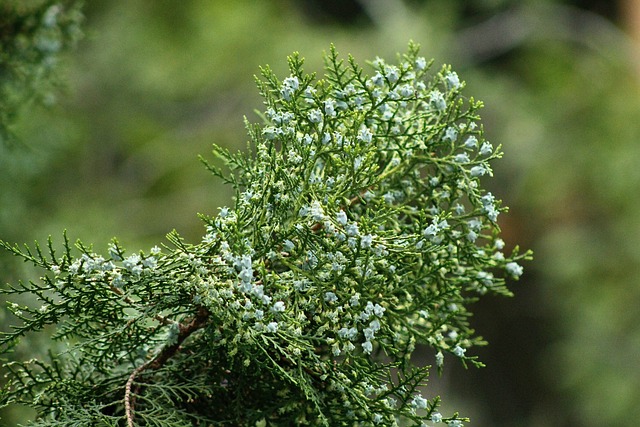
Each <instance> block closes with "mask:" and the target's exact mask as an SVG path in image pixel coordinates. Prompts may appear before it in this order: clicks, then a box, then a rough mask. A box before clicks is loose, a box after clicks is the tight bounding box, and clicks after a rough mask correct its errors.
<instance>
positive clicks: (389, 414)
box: [0, 44, 529, 427]
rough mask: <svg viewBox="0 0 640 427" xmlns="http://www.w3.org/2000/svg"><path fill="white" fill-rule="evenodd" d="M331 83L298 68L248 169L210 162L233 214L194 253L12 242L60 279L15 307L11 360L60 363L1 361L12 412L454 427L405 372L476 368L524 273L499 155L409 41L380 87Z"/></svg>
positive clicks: (210, 226) (242, 158) (366, 81)
mask: <svg viewBox="0 0 640 427" xmlns="http://www.w3.org/2000/svg"><path fill="white" fill-rule="evenodd" d="M325 64H326V67H325V75H324V77H323V78H322V79H319V80H318V79H316V77H315V76H314V75H308V74H306V73H305V72H304V70H303V60H302V59H301V58H300V56H299V55H298V54H294V55H292V56H291V57H290V58H289V71H290V75H289V76H287V77H286V78H284V79H283V80H280V79H279V78H278V77H277V76H276V75H275V74H274V73H273V72H272V71H271V69H269V68H268V67H267V68H263V69H262V76H261V77H260V78H258V79H257V82H258V87H259V90H260V92H261V94H262V95H263V97H264V100H265V111H264V112H263V113H261V117H262V119H263V122H262V123H258V124H251V123H249V122H248V121H247V128H248V132H249V136H250V142H249V147H250V149H251V151H252V152H251V153H249V154H248V153H231V152H229V151H228V150H226V149H224V148H222V147H219V146H214V154H215V156H216V157H217V158H218V160H222V163H224V168H220V167H218V166H217V165H216V164H215V163H213V162H208V161H206V160H204V159H203V160H204V161H205V163H206V165H207V167H208V168H209V169H210V170H211V171H212V172H213V173H214V174H215V175H217V176H220V177H222V178H223V179H224V180H225V181H226V182H228V183H230V184H231V185H232V186H233V187H234V189H235V193H236V196H235V198H234V205H233V206H231V207H223V208H221V209H220V211H219V212H218V214H217V215H215V216H204V215H203V216H202V219H203V221H204V223H205V225H206V233H205V235H204V236H203V238H202V240H201V241H200V242H198V243H195V244H191V243H187V242H185V241H184V240H183V239H182V238H180V236H178V235H177V233H171V234H170V235H169V236H168V243H167V244H166V245H163V247H162V248H160V247H157V246H156V247H154V248H151V250H150V251H149V252H148V253H147V252H139V253H132V254H128V253H127V252H126V251H125V249H124V248H122V246H121V245H120V244H119V243H118V242H117V241H115V240H114V241H113V242H112V243H111V245H110V246H109V248H108V253H107V254H106V255H104V256H103V255H99V254H97V253H96V252H94V251H93V249H92V248H91V247H87V246H85V245H83V244H82V243H80V242H78V243H77V244H76V245H72V244H71V243H70V242H69V240H68V239H67V238H66V235H65V238H64V242H63V245H62V248H61V249H56V247H55V245H54V244H53V243H52V242H51V241H49V242H48V244H47V246H46V248H41V247H40V246H38V245H36V246H35V247H34V248H33V249H30V248H28V247H25V248H21V247H17V246H13V245H10V244H8V243H1V244H2V246H4V247H5V248H6V249H8V250H9V251H11V252H13V253H15V254H16V255H18V256H20V257H22V258H24V259H25V261H29V262H31V263H33V264H34V265H36V266H37V267H40V268H42V269H43V270H45V271H46V274H45V275H43V277H42V278H41V280H40V281H37V282H35V281H31V282H28V283H26V282H23V283H18V284H17V285H14V286H12V287H11V288H10V289H9V290H7V291H6V292H5V293H15V294H25V293H27V294H32V295H35V296H36V297H37V298H38V300H39V301H40V303H41V304H40V305H39V306H38V307H30V306H24V305H20V304H17V303H10V304H9V308H10V310H11V311H12V313H13V314H14V316H15V317H16V318H17V319H19V322H18V325H17V326H15V328H14V329H13V331H12V332H9V333H6V334H4V335H2V337H1V338H0V345H2V346H3V349H4V350H9V349H11V348H12V347H13V346H14V345H17V344H16V343H17V342H18V341H19V340H20V338H21V337H23V336H24V335H25V334H27V333H29V332H35V331H41V330H43V329H44V328H47V327H48V326H50V325H53V326H55V327H56V329H55V333H54V338H55V339H56V340H57V342H58V343H59V348H56V349H53V350H52V353H51V356H50V358H49V360H31V361H24V362H11V363H7V364H5V368H6V369H7V370H8V374H7V375H8V379H9V383H8V384H7V386H6V387H5V388H4V389H3V391H2V394H1V395H0V405H7V404H13V403H20V404H25V405H28V406H31V407H33V408H35V409H36V410H37V411H38V419H37V420H36V421H34V422H33V423H32V424H31V425H60V426H62V425H64V426H80V425H83V426H84V425H105V426H121V425H127V426H128V427H132V426H136V425H156V426H193V425H201V426H205V425H221V426H222V425H228V426H238V425H242V426H266V425H283V426H284V425H324V426H340V425H343V426H375V425H400V424H401V425H414V426H421V425H424V423H425V422H434V423H439V422H443V421H444V422H448V423H449V425H450V426H460V425H462V421H463V419H462V418H459V417H458V415H457V414H452V415H450V416H443V415H441V414H440V413H439V412H438V406H439V397H430V398H425V397H423V395H422V393H423V392H424V391H425V385H426V381H427V377H428V374H429V372H430V367H429V366H418V365H416V364H415V363H414V362H413V361H412V354H413V353H414V351H415V349H416V346H418V345H425V346H428V347H430V348H431V349H432V351H433V353H434V354H435V360H436V365H437V368H438V369H439V370H441V369H442V366H443V363H444V359H445V357H447V358H449V357H451V358H454V359H458V360H460V361H461V362H462V363H464V364H467V363H471V364H473V365H481V363H480V362H479V361H478V360H476V358H475V357H474V356H473V355H468V354H467V351H470V350H471V349H472V348H473V347H474V346H475V345H480V344H483V341H482V339H481V338H480V337H479V336H477V335H476V334H475V332H474V331H473V329H472V328H471V327H470V325H469V322H468V320H469V316H470V312H469V311H468V305H469V304H470V303H472V302H473V301H475V300H476V299H477V298H478V297H479V296H481V295H484V294H487V293H498V294H504V295H509V290H508V289H507V287H506V285H505V278H506V277H509V276H510V277H512V278H514V279H517V278H518V277H519V276H520V275H521V274H522V267H521V266H520V265H519V263H518V262H519V261H520V260H522V259H525V258H528V257H529V253H528V252H527V253H524V254H519V253H518V249H517V247H516V248H515V249H514V250H513V251H512V252H511V253H505V252H504V247H505V243H504V242H503V241H502V240H501V239H500V238H499V227H498V225H497V218H498V215H499V214H500V213H501V212H503V211H504V210H505V208H504V207H502V206H501V204H500V201H499V200H497V199H496V198H495V197H494V196H493V195H492V194H491V193H489V192H487V191H486V190H484V189H483V188H482V185H481V182H480V180H481V178H482V177H483V176H490V175H491V173H492V172H491V165H490V163H491V162H492V161H493V160H495V159H497V158H499V157H500V156H501V152H500V149H499V147H498V148H495V147H493V145H492V144H490V143H489V142H488V141H486V140H485V139H484V138H483V133H482V127H481V126H480V125H479V116H478V115H477V111H478V109H479V108H480V107H481V103H479V102H477V101H475V100H474V99H472V98H465V97H464V96H463V95H462V90H463V88H464V83H463V82H461V81H460V80H459V78H458V75H457V74H456V73H455V72H453V71H451V69H450V68H449V67H447V66H445V67H443V68H441V69H440V70H439V71H437V72H433V71H432V70H431V67H430V63H429V62H428V61H426V60H425V59H424V58H423V57H421V56H419V52H418V47H417V46H416V45H414V44H410V45H409V48H408V51H407V53H405V54H404V55H401V56H399V57H398V60H397V63H387V62H386V61H384V60H382V59H380V58H377V59H376V60H374V61H372V62H371V63H370V64H369V67H370V68H371V69H372V70H373V73H372V76H369V75H367V74H366V73H365V70H364V69H363V68H362V67H360V66H359V65H358V64H357V63H356V62H355V60H354V59H353V58H351V57H349V58H348V59H347V60H346V61H345V60H342V59H340V57H339V56H338V54H337V53H336V51H335V49H334V48H333V47H332V48H331V49H330V51H329V53H327V54H326V55H325Z"/></svg>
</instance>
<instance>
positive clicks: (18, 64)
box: [0, 0, 82, 144]
mask: <svg viewBox="0 0 640 427" xmlns="http://www.w3.org/2000/svg"><path fill="white" fill-rule="evenodd" d="M81 20H82V14H81V13H80V2H78V1H74V0H66V1H59V0H29V1H25V0H4V1H3V2H2V3H0V98H1V99H2V102H1V103H0V143H4V144H6V143H7V141H9V140H12V139H13V135H12V132H11V129H10V126H11V124H12V123H13V122H14V121H15V119H16V115H17V114H18V113H19V112H20V110H21V109H24V107H25V106H26V105H29V104H31V102H32V101H35V102H39V103H43V104H49V105H50V104H52V103H53V102H54V99H55V94H54V93H53V91H52V89H54V88H55V86H56V84H57V83H59V81H58V79H57V70H58V68H59V67H58V62H59V61H58V60H59V55H60V53H61V52H63V51H65V50H68V49H69V48H70V47H72V46H74V45H75V44H76V42H77V41H78V39H79V38H80V36H81V34H82V33H81V31H80V28H79V26H80V23H81Z"/></svg>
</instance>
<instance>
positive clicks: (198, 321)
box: [124, 307, 209, 427]
mask: <svg viewBox="0 0 640 427" xmlns="http://www.w3.org/2000/svg"><path fill="white" fill-rule="evenodd" d="M208 319H209V311H208V310H207V309H206V308H204V307H200V308H199V309H198V312H197V313H196V315H195V316H194V317H193V319H191V321H190V322H189V323H187V324H183V323H180V324H179V325H178V327H179V332H178V337H177V339H176V342H175V343H174V344H172V345H170V346H168V347H165V348H164V349H163V350H162V351H161V352H160V353H158V355H157V356H156V357H154V358H153V359H151V360H149V361H148V362H146V363H144V364H142V365H140V366H138V367H137V368H136V369H134V370H133V372H131V375H129V378H128V379H127V383H126V385H125V389H124V410H125V417H126V419H127V427H134V424H133V418H134V407H135V393H134V392H132V389H133V384H134V381H135V379H136V377H137V376H138V375H140V373H141V372H143V371H145V370H147V369H154V370H155V369H160V368H161V367H162V366H163V365H164V364H165V363H166V362H167V361H168V360H169V359H170V358H171V357H173V356H174V355H175V354H176V353H177V352H178V350H179V348H180V346H181V345H182V343H183V342H184V340H186V339H187V338H188V337H189V336H190V335H191V334H192V333H194V332H195V331H197V330H198V329H201V328H203V327H204V326H205V324H206V323H207V320H208Z"/></svg>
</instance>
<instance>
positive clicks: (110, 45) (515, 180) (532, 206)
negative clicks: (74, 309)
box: [0, 0, 640, 427]
mask: <svg viewBox="0 0 640 427" xmlns="http://www.w3.org/2000/svg"><path fill="white" fill-rule="evenodd" d="M0 2H1V0H0ZM639 10H640V2H637V1H636V0H626V1H624V0H619V1H607V0H600V1H597V0H591V1H587V0H584V1H579V0H574V1H552V0H542V1H541V0H531V1H526V0H523V1H515V0H469V1H463V0H404V1H403V0H360V1H356V0H331V1H330V0H299V1H294V0H261V1H256V0H253V1H250V0H233V1H231V0H226V1H225V0H219V1H207V0H184V1H181V2H177V1H169V0H156V1H145V0H111V1H106V0H92V1H87V2H86V4H85V7H84V13H85V18H86V19H85V23H84V31H85V37H84V39H83V40H82V41H81V42H80V43H79V45H78V47H77V49H76V50H74V51H72V52H71V53H70V54H68V55H67V56H66V57H65V58H64V61H63V67H64V69H63V70H62V71H63V75H64V76H65V79H66V82H67V89H66V91H64V92H63V93H60V94H59V95H58V103H57V104H56V105H55V106H53V107H49V108H34V107H29V108H26V109H25V110H24V111H22V114H21V115H20V116H19V117H20V118H19V121H18V122H17V123H16V126H15V127H14V131H15V132H16V134H17V135H18V137H19V138H20V140H21V141H23V145H22V146H18V147H9V146H0V238H2V239H3V240H6V241H11V242H32V241H34V240H40V241H44V240H45V239H46V237H47V236H48V235H52V236H53V237H54V240H55V239H58V240H60V239H61V236H62V231H63V230H65V229H66V230H67V231H68V234H69V237H70V238H71V239H72V240H75V239H82V240H83V241H85V243H91V242H92V243H94V247H95V250H96V251H97V252H104V251H105V250H106V247H107V244H108V242H109V240H110V239H111V238H112V237H113V236H117V237H118V239H119V241H120V242H121V243H122V244H123V245H124V246H125V247H126V248H127V249H128V250H130V251H135V250H138V249H148V248H150V247H151V246H153V245H155V244H157V243H160V242H162V241H163V239H164V235H165V234H166V233H168V232H169V231H171V230H172V229H174V228H175V229H177V230H178V231H179V232H180V233H181V234H182V235H183V236H184V237H185V238H186V239H187V240H190V241H196V240H198V239H199V237H200V236H201V235H202V232H203V226H202V224H201V222H200V221H199V220H198V218H197V216H196V213H198V212H201V213H214V212H215V211H216V209H217V207H219V206H222V205H224V204H228V203H229V201H230V197H231V193H230V191H229V189H228V188H224V187H222V186H221V185H220V183H219V182H218V181H217V180H216V179H215V178H213V177H211V176H210V174H209V173H208V172H207V171H206V170H205V169H204V167H202V166H201V165H200V164H199V162H198V160H197V155H198V154H202V155H204V156H207V154H208V153H209V152H210V145H211V143H213V142H215V143H217V144H220V145H224V146H227V147H230V148H232V149H243V148H244V147H245V146H246V141H247V136H246V133H245V131H244V125H243V116H247V117H248V118H249V119H250V120H254V121H255V120H257V116H256V115H255V113H254V110H255V109H261V100H260V98H259V96H258V94H257V90H256V89H255V86H254V82H253V75H255V74H257V73H258V66H260V65H265V64H269V65H271V66H272V67H273V68H274V69H275V70H276V72H277V73H279V75H281V76H284V75H285V70H286V61H285V57H286V55H288V54H290V53H292V52H293V51H299V52H300V53H301V54H302V56H304V57H306V58H307V62H306V64H307V70H309V71H321V67H322V63H321V53H322V51H323V50H327V49H328V47H329V44H330V43H335V45H336V46H337V48H338V51H339V52H342V53H343V54H344V55H346V54H347V53H351V54H353V55H354V57H355V58H356V59H357V60H358V61H360V62H363V61H364V60H366V59H373V58H375V56H381V57H385V58H387V59H390V60H391V59H393V58H394V57H395V54H396V53H397V52H403V51H404V50H405V48H406V45H407V42H408V41H409V40H410V39H413V40H414V41H416V42H418V43H420V44H421V45H422V53H423V54H424V55H425V56H427V57H433V58H435V60H436V64H441V63H450V64H452V66H453V68H454V70H456V71H457V72H458V74H459V75H460V76H461V78H463V79H464V80H466V81H467V90H466V94H467V95H469V96H474V97H476V98H477V99H481V100H483V101H484V102H485V104H486V107H485V109H484V110H483V111H482V112H481V114H482V116H483V119H484V126H485V129H486V135H487V137H488V139H490V140H491V141H492V142H494V143H496V144H502V145H503V150H504V151H505V157H504V159H503V160H502V161H500V162H498V163H496V164H495V178H493V179H490V180H488V181H487V182H486V185H487V186H488V187H489V188H490V189H491V191H493V192H494V194H497V195H499V197H500V198H501V199H503V200H504V202H505V204H507V205H508V206H510V207H511V210H510V213H509V214H507V215H503V216H501V218H502V221H503V222H502V223H501V226H502V229H503V233H504V237H505V240H507V241H508V242H511V243H516V242H517V243H519V244H520V245H521V246H523V247H525V248H531V249H533V250H534V251H535V260H534V261H533V262H530V263H528V264H527V265H526V266H525V267H526V273H525V276H524V277H523V280H521V281H520V282H518V283H516V284H514V285H513V290H514V291H515V293H516V296H515V297H514V298H513V299H510V300H507V299H504V298H492V297H488V298H485V299H484V300H482V301H481V302H479V303H478V304H477V305H476V307H475V312H476V316H475V318H474V319H473V322H474V325H475V326H476V328H477V330H478V331H479V332H480V333H481V334H482V335H484V337H485V338H486V339H487V340H488V341H489V343H490V345H489V346H488V347H485V348H481V349H477V350H476V351H477V353H478V354H479V355H480V356H481V359H482V360H484V361H485V362H486V364H487V367H486V368H484V369H480V370H476V369H470V370H467V371H465V370H464V369H463V368H461V367H459V366H455V364H454V363H449V365H448V366H447V367H446V372H445V374H444V375H443V376H442V377H441V378H437V377H435V376H434V377H433V378H432V384H431V391H430V392H428V393H427V394H430V395H434V394H438V393H439V394H442V396H443V400H444V402H445V409H444V410H445V411H446V410H447V409H457V410H460V412H461V413H462V414H463V415H465V416H470V417H471V418H472V423H471V425H473V426H477V427H490V426H491V427H496V426H501V427H502V426H504V427H507V426H509V427H513V426H515V427H518V426H523V427H525V426H526V427H539V426H554V427H563V426H567V427H569V426H572V427H575V426H580V427H596V426H598V427H602V426H635V425H636V424H637V423H638V422H639V421H638V420H640V404H639V403H640V369H639V368H638V366H640V281H639V280H638V279H639V278H640V268H639V266H640V262H639V261H640V215H639V214H638V212H639V210H640V209H639V208H640V197H638V193H639V189H640V145H639V144H640V90H639V89H640V59H639V58H640V54H639V52H640V47H639V46H640V44H638V43H639V42H638V39H639V38H640V37H637V35H638V32H639V28H640V23H639V21H640V11H639ZM33 274H35V273H34V272H33V271H32V270H30V269H29V268H28V266H24V265H22V264H19V263H18V262H17V260H15V259H13V258H10V257H9V256H8V255H7V254H6V253H0V282H3V283H6V282H14V281H16V280H17V279H18V278H25V277H31V276H32V275H33ZM0 321H2V323H3V326H4V327H6V326H7V325H6V324H5V322H8V321H9V320H8V319H6V318H3V317H2V314H0ZM35 343H36V344H37V343H39V341H36V342H35ZM34 348H35V349H37V351H41V349H38V346H37V345H35V346H34ZM0 381H1V379H0ZM1 415H2V420H0V425H3V426H14V425H16V424H17V423H18V422H19V421H20V420H23V419H24V417H25V416H28V414H26V413H24V412H23V411H22V410H20V408H13V409H12V410H10V411H9V410H5V411H4V412H2V413H1Z"/></svg>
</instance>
